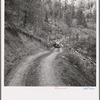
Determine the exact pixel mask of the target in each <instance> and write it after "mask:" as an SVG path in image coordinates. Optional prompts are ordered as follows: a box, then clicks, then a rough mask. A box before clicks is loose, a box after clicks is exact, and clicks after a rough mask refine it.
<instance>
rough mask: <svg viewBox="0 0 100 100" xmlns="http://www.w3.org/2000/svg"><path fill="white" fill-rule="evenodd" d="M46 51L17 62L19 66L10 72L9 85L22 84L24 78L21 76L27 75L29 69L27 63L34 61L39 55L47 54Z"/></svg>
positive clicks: (23, 83)
mask: <svg viewBox="0 0 100 100" xmlns="http://www.w3.org/2000/svg"><path fill="white" fill-rule="evenodd" d="M47 53H48V51H45V52H40V53H38V54H36V55H34V56H29V57H27V58H26V59H25V60H23V62H21V63H20V64H19V66H18V67H17V68H16V69H15V71H14V72H12V73H11V75H10V77H12V79H11V80H10V82H9V84H8V85H9V86H23V85H25V80H23V77H25V75H27V73H28V70H29V65H30V64H31V63H32V62H34V60H35V59H36V58H38V57H40V56H41V55H44V54H47Z"/></svg>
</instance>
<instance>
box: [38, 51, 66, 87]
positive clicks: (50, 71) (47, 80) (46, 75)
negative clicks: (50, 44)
mask: <svg viewBox="0 0 100 100" xmlns="http://www.w3.org/2000/svg"><path fill="white" fill-rule="evenodd" d="M57 51H58V50H57V49H55V51H54V52H53V53H52V54H50V55H49V56H48V57H46V58H45V59H43V60H42V62H41V63H40V66H41V72H40V84H39V85H40V86H42V85H43V86H61V85H64V83H63V82H62V81H61V80H60V77H57V76H58V75H56V73H55V69H54V66H55V65H54V64H55V63H54V61H55V58H56V56H57V55H58V54H59V53H60V52H62V49H60V50H59V52H57Z"/></svg>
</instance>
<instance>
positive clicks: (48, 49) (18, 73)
mask: <svg viewBox="0 0 100 100" xmlns="http://www.w3.org/2000/svg"><path fill="white" fill-rule="evenodd" d="M4 1H5V4H4V7H5V9H4V69H3V70H4V86H7V87H9V86H32V87H40V86H41V87H44V86H46V87H47V86H60V87H74V86H75V87H76V86H77V87H82V86H91V87H96V73H97V59H96V58H97V55H96V50H97V49H96V47H97V45H96V41H97V38H96V36H97V34H96V33H97V32H96V30H97V27H96V23H97V20H96V19H97V15H96V14H97V9H96V8H97V1H96V0H4Z"/></svg>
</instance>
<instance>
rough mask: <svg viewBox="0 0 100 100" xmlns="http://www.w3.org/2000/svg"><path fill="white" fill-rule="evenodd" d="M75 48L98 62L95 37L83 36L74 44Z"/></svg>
mask: <svg viewBox="0 0 100 100" xmlns="http://www.w3.org/2000/svg"><path fill="white" fill-rule="evenodd" d="M73 48H74V49H75V50H76V51H78V52H79V53H81V54H82V55H84V56H85V57H87V58H90V59H91V60H92V61H93V62H94V63H96V39H95V37H93V36H89V37H88V38H81V39H80V40H79V41H78V42H76V43H75V44H74V45H73Z"/></svg>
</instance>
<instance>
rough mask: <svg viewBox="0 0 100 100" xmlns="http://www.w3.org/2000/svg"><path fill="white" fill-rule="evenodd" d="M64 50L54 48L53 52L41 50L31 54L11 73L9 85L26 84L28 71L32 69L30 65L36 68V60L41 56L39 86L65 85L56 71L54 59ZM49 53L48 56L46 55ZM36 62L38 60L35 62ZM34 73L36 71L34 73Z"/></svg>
mask: <svg viewBox="0 0 100 100" xmlns="http://www.w3.org/2000/svg"><path fill="white" fill-rule="evenodd" d="M62 51H63V50H62V48H60V49H54V50H53V52H52V53H50V51H45V52H40V53H38V54H36V55H33V56H29V57H27V58H26V59H24V60H23V61H22V62H21V63H20V64H19V66H18V67H17V68H16V69H15V70H14V71H13V72H12V73H11V74H10V76H9V78H8V80H10V81H9V84H8V85H9V86H25V85H26V80H28V79H27V78H31V77H27V75H28V72H29V70H30V65H32V69H34V67H37V66H34V62H35V61H36V60H37V59H38V58H39V57H43V58H41V60H40V62H38V63H39V66H38V67H39V69H40V70H39V71H38V77H39V78H38V79H39V83H38V85H39V86H58V85H59V86H61V85H64V84H63V83H62V82H61V80H60V79H59V78H58V77H57V76H56V74H55V72H54V61H55V58H56V56H57V55H58V54H59V53H61V52H62ZM45 54H48V56H45ZM35 63H36V62H35ZM33 74H34V73H33Z"/></svg>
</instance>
